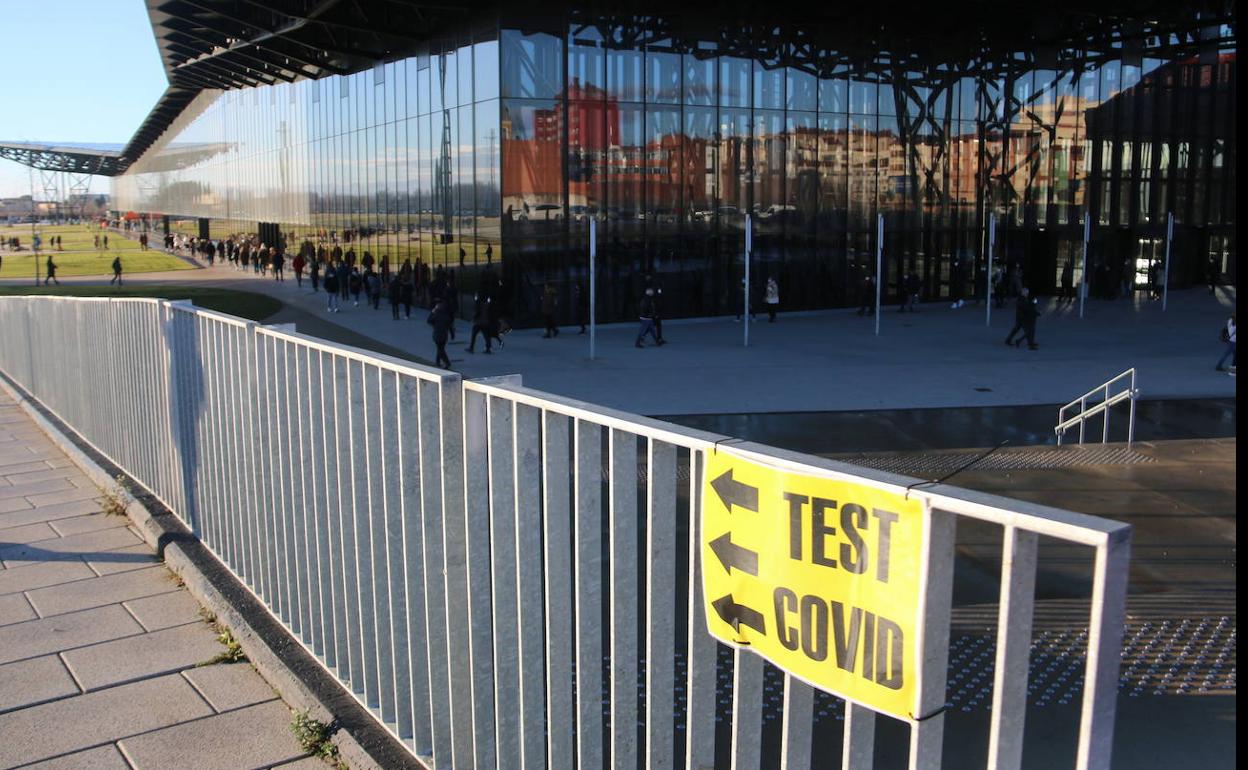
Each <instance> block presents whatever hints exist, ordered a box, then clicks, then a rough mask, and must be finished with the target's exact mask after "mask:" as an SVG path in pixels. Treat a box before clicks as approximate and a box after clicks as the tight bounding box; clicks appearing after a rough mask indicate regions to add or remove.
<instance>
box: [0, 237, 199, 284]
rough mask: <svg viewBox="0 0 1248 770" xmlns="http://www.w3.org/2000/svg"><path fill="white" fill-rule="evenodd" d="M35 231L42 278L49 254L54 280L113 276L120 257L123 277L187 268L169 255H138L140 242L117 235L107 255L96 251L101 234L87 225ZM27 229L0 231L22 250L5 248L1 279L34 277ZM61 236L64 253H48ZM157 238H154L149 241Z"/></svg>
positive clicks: (151, 252) (152, 252)
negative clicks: (54, 239) (18, 242)
mask: <svg viewBox="0 0 1248 770" xmlns="http://www.w3.org/2000/svg"><path fill="white" fill-rule="evenodd" d="M35 231H36V232H38V233H39V234H40V236H41V237H42V238H43V247H42V253H41V254H40V256H39V259H38V263H39V275H40V276H42V275H43V274H44V267H45V263H46V261H47V258H48V254H51V255H52V261H53V262H55V263H56V267H57V270H56V274H57V276H58V277H59V276H67V275H108V274H111V273H112V272H113V267H112V265H113V257H116V256H120V257H121V265H122V270H124V271H125V272H126V273H151V272H160V271H164V270H186V269H190V267H191V266H190V265H188V264H187V263H186V262H183V261H182V260H180V259H178V258H176V257H171V256H169V255H168V254H165V253H163V252H160V251H157V250H156V249H148V250H147V251H141V250H140V249H139V242H138V241H136V240H131V239H129V238H124V237H122V236H120V235H118V234H116V233H112V232H110V233H108V247H109V248H108V251H104V250H103V249H98V250H97V249H96V248H95V236H96V235H101V236H102V235H103V232H101V231H100V230H96V229H92V228H90V227H88V226H87V225H45V226H36V228H35ZM30 235H31V230H30V225H13V226H9V227H0V239H2V240H4V241H5V242H6V244H7V242H8V239H9V238H20V239H21V243H22V250H21V251H18V252H14V251H9V249H8V246H7V245H6V246H5V248H4V250H3V251H0V258H3V259H4V265H3V267H2V268H0V278H22V277H26V276H30V277H31V278H32V279H33V278H34V275H35V256H34V253H33V252H31V250H30V246H31V237H30ZM53 235H56V236H60V238H61V240H62V241H63V244H62V248H63V249H64V251H55V250H51V251H50V250H49V248H48V245H49V241H50V240H51V238H52V236H53ZM156 237H157V236H156V235H155V234H153V235H152V236H151V238H153V239H155V238H156Z"/></svg>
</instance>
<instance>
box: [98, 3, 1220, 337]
mask: <svg viewBox="0 0 1248 770" xmlns="http://www.w3.org/2000/svg"><path fill="white" fill-rule="evenodd" d="M1222 38H1223V40H1226V39H1233V33H1232V32H1230V31H1229V30H1223V31H1222ZM1169 42H1176V41H1156V40H1153V41H1150V45H1153V46H1154V47H1151V48H1150V47H1148V46H1146V47H1144V48H1143V49H1142V50H1140V49H1137V50H1135V51H1132V52H1126V51H1118V52H1117V53H1115V54H1111V55H1107V54H1106V52H1104V51H1100V52H1091V51H1088V52H1081V51H1079V50H1077V48H1071V49H1066V50H1063V52H1062V53H1061V55H1060V56H1058V55H1056V54H1050V55H1049V58H1048V60H1041V59H1040V58H1039V57H1038V55H1037V54H1035V53H1034V52H1024V53H1020V54H1017V55H1016V56H1015V57H1013V58H1010V59H1007V60H1002V61H994V62H973V63H970V64H959V65H956V66H955V65H950V64H946V63H941V62H932V63H927V64H923V65H915V64H913V63H912V60H910V59H909V58H906V59H905V61H907V62H908V63H907V65H906V66H904V67H903V66H900V65H894V64H893V60H892V58H891V56H890V55H889V54H887V53H881V54H880V55H879V56H878V57H877V58H875V59H871V60H866V61H861V60H860V61H856V62H852V63H848V62H845V61H842V60H841V59H839V58H838V57H837V56H835V55H834V54H832V53H827V52H825V53H826V55H820V56H819V57H817V58H815V59H810V60H802V59H801V58H800V57H799V56H798V55H797V53H796V48H795V49H794V53H793V54H792V56H791V57H789V58H787V59H786V60H764V59H755V58H748V57H745V56H742V55H739V54H738V52H737V51H735V50H730V49H728V48H726V47H725V46H726V45H727V43H726V42H724V41H719V42H698V41H690V40H681V39H677V38H676V37H674V36H673V34H672V32H671V28H670V27H669V26H668V25H667V24H666V23H665V22H664V21H663V20H660V19H654V18H636V19H632V20H624V21H621V19H620V18H619V17H617V18H615V19H613V20H611V21H606V20H602V19H599V18H593V17H582V16H579V15H574V16H573V17H572V19H571V20H570V21H569V22H568V23H566V24H556V25H554V26H551V25H550V24H545V25H543V26H540V27H539V28H536V29H535V28H526V29H512V28H509V26H508V25H507V24H504V25H503V28H502V29H501V30H499V31H497V32H486V33H483V34H474V35H470V36H469V35H466V36H463V37H460V38H451V39H447V40H443V41H439V42H437V43H436V44H433V45H431V46H430V47H429V50H428V51H427V52H426V53H424V54H421V55H418V56H414V57H411V58H408V59H405V60H401V61H395V62H390V63H385V64H380V65H378V66H376V67H374V68H371V69H369V70H366V71H363V72H357V73H354V74H351V75H347V76H342V77H330V78H326V79H323V80H319V81H301V82H298V83H294V84H283V85H276V86H271V87H264V88H252V89H242V90H237V91H229V92H219V91H205V92H204V93H202V94H201V95H200V96H199V97H198V98H196V99H195V101H194V102H193V103H192V104H191V105H190V107H188V109H187V110H186V111H185V112H184V113H183V114H182V115H181V116H180V117H179V118H178V119H177V120H176V121H175V122H174V123H173V125H172V127H171V128H170V129H169V130H168V131H167V132H166V133H165V135H164V136H163V137H162V138H161V139H160V140H159V141H158V142H157V144H156V145H154V146H153V148H152V149H151V150H149V151H148V152H147V153H146V154H145V155H144V157H143V158H141V159H140V160H139V161H137V162H136V163H135V164H134V166H133V167H132V168H131V170H130V172H129V173H127V174H126V175H124V176H122V177H118V178H116V179H115V180H114V199H115V200H116V201H117V206H118V208H119V209H121V210H123V211H136V212H140V213H146V214H149V215H159V214H167V215H171V217H172V219H173V220H174V221H178V220H183V221H187V222H189V223H194V220H195V218H201V217H202V218H209V219H210V220H211V223H212V224H211V232H212V234H213V236H214V237H222V236H224V235H227V234H230V233H236V232H251V231H255V230H257V229H258V225H259V223H270V224H276V225H278V226H279V227H280V229H281V232H282V233H283V234H284V235H285V236H286V238H287V247H288V248H291V247H292V243H291V242H290V239H291V238H292V237H293V238H295V239H297V240H298V242H300V243H302V242H304V241H309V242H313V243H314V244H316V245H319V246H321V247H324V248H326V250H327V252H331V253H332V251H333V250H334V249H341V250H342V252H343V253H344V255H345V254H353V255H355V256H356V257H357V259H362V258H363V253H364V252H368V253H369V255H370V256H372V257H373V258H374V260H375V261H380V259H381V257H383V256H384V257H386V259H387V261H388V262H389V264H390V265H391V266H394V267H395V268H397V266H398V265H400V264H401V263H402V262H403V261H405V260H411V261H412V263H413V264H414V265H425V266H428V267H429V269H430V271H431V272H432V271H435V270H436V269H438V268H444V269H447V270H450V271H453V274H454V277H455V281H456V283H457V286H458V289H459V291H460V292H461V293H462V294H465V295H471V293H472V292H473V291H474V290H476V289H477V287H478V283H479V275H480V274H481V273H483V272H484V270H485V268H486V267H487V266H489V267H491V268H493V269H492V270H491V274H490V277H491V278H492V279H496V280H501V281H502V282H503V288H501V289H498V290H497V292H496V293H497V294H498V296H500V297H501V298H502V299H503V300H504V301H505V302H506V303H508V304H509V306H508V307H506V309H505V312H507V313H508V314H509V315H510V317H511V318H512V319H513V320H514V322H517V323H529V322H532V321H533V320H535V319H536V317H537V316H538V311H539V306H540V303H541V297H542V295H543V291H544V289H545V287H546V286H547V285H549V286H551V287H552V288H553V289H554V290H555V292H556V296H557V298H558V310H557V314H558V315H559V316H560V320H561V322H569V321H577V320H579V319H580V318H581V317H583V316H584V313H585V310H586V307H585V306H586V305H587V300H586V297H587V294H588V281H589V260H588V255H589V233H590V222H591V220H592V221H594V222H595V224H596V232H597V242H598V261H597V265H598V271H597V274H596V277H597V287H596V288H597V295H598V307H599V320H602V321H608V320H628V319H632V318H634V317H635V315H636V309H637V301H638V298H639V297H640V295H641V294H642V292H643V290H644V288H645V287H646V286H647V285H650V284H657V285H658V286H660V287H661V288H662V289H663V312H664V313H665V314H666V315H668V316H679V315H712V314H724V313H734V314H735V313H736V312H738V311H739V309H740V308H741V307H742V304H743V302H744V296H743V295H744V292H743V285H742V284H743V277H744V245H745V227H746V219H747V216H748V218H749V220H750V223H751V227H752V231H753V248H754V251H753V262H752V268H751V275H752V277H753V279H754V285H753V286H752V287H751V296H752V297H753V302H754V303H755V304H757V303H759V302H761V298H762V293H763V286H764V282H765V281H766V279H767V278H775V279H776V280H777V283H778V284H779V289H780V299H781V307H782V308H784V309H790V310H796V309H807V308H824V307H836V306H845V305H853V304H856V302H857V300H858V295H859V292H860V289H861V287H862V286H863V282H864V281H865V280H866V279H867V278H868V277H870V276H872V275H874V272H875V250H876V243H875V229H876V218H877V216H878V215H883V217H884V220H885V240H884V255H885V258H884V272H883V294H884V298H885V301H886V302H892V301H895V299H896V298H897V296H898V287H899V284H900V282H901V281H902V280H903V277H904V276H906V275H908V274H910V273H914V274H915V275H917V277H918V279H919V282H920V286H921V293H922V296H923V298H924V299H925V300H938V299H949V298H950V297H952V296H963V297H966V298H968V299H969V298H971V297H973V296H975V295H982V293H983V292H984V288H985V275H984V273H985V247H986V231H987V218H988V216H990V215H991V216H995V217H996V218H997V223H998V236H997V244H998V251H997V255H996V257H995V259H996V261H997V263H998V264H1001V265H1004V266H1005V267H1006V268H1007V269H1009V270H1017V271H1020V273H1021V274H1022V276H1023V278H1024V283H1026V284H1027V285H1028V286H1030V287H1031V288H1033V289H1034V290H1037V291H1040V292H1049V291H1053V290H1055V289H1056V287H1057V286H1058V285H1059V284H1060V276H1061V273H1062V268H1063V267H1064V265H1065V263H1066V262H1067V261H1075V262H1076V265H1077V266H1080V264H1081V263H1080V262H1079V259H1080V257H1081V255H1082V252H1083V245H1082V233H1083V222H1084V219H1085V218H1090V220H1091V222H1092V243H1091V245H1090V247H1089V252H1088V253H1089V270H1090V271H1093V275H1092V276H1090V278H1091V279H1092V282H1093V291H1094V293H1099V294H1101V295H1103V296H1107V297H1108V296H1115V295H1118V296H1121V295H1122V293H1123V292H1124V291H1127V292H1129V291H1130V290H1131V286H1132V284H1131V280H1132V279H1131V276H1133V275H1136V274H1140V273H1141V270H1142V274H1143V275H1147V273H1148V269H1147V268H1148V265H1149V264H1151V262H1152V261H1155V260H1156V259H1157V256H1156V254H1157V249H1156V246H1155V243H1156V240H1157V239H1158V238H1162V237H1164V233H1165V227H1166V221H1167V217H1168V216H1169V215H1171V214H1172V215H1173V217H1174V221H1175V232H1176V238H1175V266H1174V270H1172V272H1171V280H1172V286H1183V285H1187V284H1190V283H1192V282H1195V281H1198V280H1201V279H1202V278H1203V277H1204V275H1205V272H1206V270H1207V269H1209V267H1208V266H1209V265H1212V264H1214V263H1216V264H1217V265H1218V266H1219V271H1220V272H1221V273H1222V274H1223V275H1224V276H1228V277H1230V278H1231V279H1233V276H1234V270H1235V259H1234V255H1235V205H1234V204H1235V157H1236V156H1235V153H1236V139H1235V135H1236V134H1235V72H1236V66H1235V65H1236V59H1235V53H1234V51H1233V50H1227V49H1226V48H1225V47H1223V49H1222V50H1221V52H1219V50H1218V49H1217V48H1216V42H1217V41H1212V40H1211V41H1210V42H1209V43H1208V45H1209V49H1208V50H1207V51H1205V52H1204V53H1199V54H1197V55H1187V54H1184V56H1182V57H1176V56H1174V55H1172V54H1170V53H1169V52H1168V50H1167V49H1166V48H1165V47H1164V44H1166V43H1169ZM778 50H783V47H778ZM834 62H841V63H834ZM188 227H189V225H188ZM1141 265H1143V267H1141ZM1076 277H1077V278H1078V274H1077V276H1076ZM461 308H462V311H463V312H464V313H469V312H470V308H469V307H467V306H461Z"/></svg>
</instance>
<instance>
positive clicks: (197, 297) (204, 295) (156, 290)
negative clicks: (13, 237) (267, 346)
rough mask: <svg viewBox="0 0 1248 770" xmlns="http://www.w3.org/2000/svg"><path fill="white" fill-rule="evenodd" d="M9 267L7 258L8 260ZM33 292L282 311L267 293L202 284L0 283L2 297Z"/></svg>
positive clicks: (257, 316)
mask: <svg viewBox="0 0 1248 770" xmlns="http://www.w3.org/2000/svg"><path fill="white" fill-rule="evenodd" d="M5 264H6V266H7V264H8V260H7V259H6V260H5ZM31 294H38V295H49V296H56V297H159V298H160V299H189V300H191V301H192V302H194V303H195V305H196V307H202V308H206V309H208V310H216V311H217V312H220V313H229V314H230V315H234V316H238V317H239V318H247V319H249V320H252V321H263V320H264V319H266V318H268V317H269V316H271V315H273V314H274V313H276V312H277V311H278V310H281V308H282V303H281V302H280V301H278V300H276V299H273V298H272V297H269V296H266V295H264V294H253V293H252V292H249V291H232V290H230V289H214V288H208V287H202V288H201V287H199V286H153V285H151V284H144V285H142V286H120V287H118V286H55V285H53V286H50V287H44V286H39V287H35V286H0V297H16V296H27V295H31Z"/></svg>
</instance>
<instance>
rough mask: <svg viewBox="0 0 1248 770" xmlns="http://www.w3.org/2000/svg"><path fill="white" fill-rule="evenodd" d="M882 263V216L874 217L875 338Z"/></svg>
mask: <svg viewBox="0 0 1248 770" xmlns="http://www.w3.org/2000/svg"><path fill="white" fill-rule="evenodd" d="M883 263H884V215H883V214H876V215H875V336H877V337H878V336H880V282H881V281H882V280H883V278H884V276H883V274H882V273H881V272H880V266H881V265H882V264H883Z"/></svg>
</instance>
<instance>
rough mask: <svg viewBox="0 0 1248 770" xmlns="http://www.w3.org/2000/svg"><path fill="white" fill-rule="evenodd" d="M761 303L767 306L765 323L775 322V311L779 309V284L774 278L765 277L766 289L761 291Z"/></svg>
mask: <svg viewBox="0 0 1248 770" xmlns="http://www.w3.org/2000/svg"><path fill="white" fill-rule="evenodd" d="M763 302H764V303H765V304H766V305H767V323H769V324H774V323H775V322H776V311H777V310H779V309H780V284H778V283H776V279H775V276H768V277H767V287H766V288H765V289H764V291H763Z"/></svg>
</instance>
